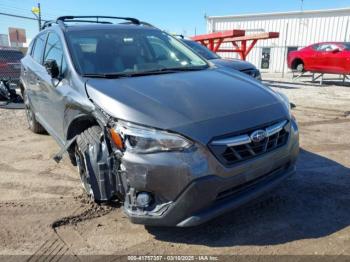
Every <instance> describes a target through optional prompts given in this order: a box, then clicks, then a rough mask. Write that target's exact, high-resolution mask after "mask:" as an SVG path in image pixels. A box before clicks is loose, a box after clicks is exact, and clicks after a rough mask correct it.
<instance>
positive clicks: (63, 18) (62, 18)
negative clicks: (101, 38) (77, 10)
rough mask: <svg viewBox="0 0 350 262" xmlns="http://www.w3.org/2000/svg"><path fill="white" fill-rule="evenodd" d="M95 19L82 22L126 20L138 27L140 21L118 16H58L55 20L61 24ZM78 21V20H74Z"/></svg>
mask: <svg viewBox="0 0 350 262" xmlns="http://www.w3.org/2000/svg"><path fill="white" fill-rule="evenodd" d="M89 18H91V19H96V20H91V21H90V20H83V21H84V22H92V23H101V21H99V19H101V18H102V19H119V20H126V21H130V22H131V23H133V24H136V25H140V24H141V23H140V21H139V20H138V19H136V18H132V17H120V16H96V15H94V16H91V15H85V16H60V17H58V18H57V20H56V21H57V22H58V21H62V22H63V23H64V22H81V21H82V20H79V19H89ZM76 19H78V20H76ZM102 23H106V22H103V21H102Z"/></svg>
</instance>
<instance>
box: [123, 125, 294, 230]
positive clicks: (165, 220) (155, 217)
mask: <svg viewBox="0 0 350 262" xmlns="http://www.w3.org/2000/svg"><path fill="white" fill-rule="evenodd" d="M298 153H299V136H298V129H297V126H296V124H295V123H292V125H291V135H290V138H289V141H288V143H287V144H286V145H285V146H284V147H282V148H279V149H276V150H274V151H272V152H269V153H266V154H264V155H263V156H260V157H256V158H254V159H251V160H248V161H245V162H243V163H240V164H237V165H235V166H233V167H230V168H227V167H224V166H223V165H222V164H220V163H219V161H218V160H217V159H216V158H215V157H214V156H213V155H212V154H211V153H210V152H209V151H208V150H207V149H204V148H203V149H199V150H196V151H194V152H187V153H176V155H174V156H173V157H171V158H170V157H169V155H168V154H169V153H165V154H164V155H158V156H157V157H156V158H153V157H155V156H150V155H144V156H137V157H136V156H125V157H124V159H123V162H122V165H123V170H124V174H123V176H124V181H125V182H124V183H126V184H128V185H127V186H128V188H131V189H132V190H131V191H129V194H128V195H127V197H126V201H125V204H124V211H125V213H126V214H127V215H128V216H129V218H130V220H131V221H132V222H133V223H137V224H145V225H152V226H180V227H188V226H195V225H199V224H201V223H204V222H206V221H208V220H210V219H212V218H214V217H216V216H219V215H221V214H224V213H226V212H228V211H230V210H232V209H234V208H237V207H238V206H240V205H243V204H245V203H247V202H249V201H250V200H252V199H254V198H257V197H258V196H260V195H261V194H263V193H265V192H266V191H268V190H270V189H272V188H273V187H275V186H276V185H278V184H279V183H280V182H281V181H283V180H284V179H285V178H287V177H288V176H290V175H292V174H294V173H295V162H296V158H297V155H298ZM162 157H164V158H162ZM142 191H146V192H150V193H152V194H153V195H154V196H155V203H154V205H153V206H152V207H150V208H149V209H140V208H137V207H135V205H133V204H132V202H133V199H134V198H135V197H136V194H135V192H142ZM130 192H133V193H130Z"/></svg>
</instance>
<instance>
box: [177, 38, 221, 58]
mask: <svg viewBox="0 0 350 262" xmlns="http://www.w3.org/2000/svg"><path fill="white" fill-rule="evenodd" d="M184 42H185V44H186V45H188V46H189V47H191V48H192V49H193V50H194V51H195V52H197V53H198V54H200V55H201V56H203V57H204V58H205V59H208V60H211V59H220V58H221V57H220V56H219V55H217V54H215V53H214V52H212V51H210V50H209V49H208V48H206V47H205V46H203V45H201V44H199V43H197V42H195V41H191V40H184Z"/></svg>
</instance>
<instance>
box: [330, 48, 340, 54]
mask: <svg viewBox="0 0 350 262" xmlns="http://www.w3.org/2000/svg"><path fill="white" fill-rule="evenodd" d="M340 51H341V50H340V48H335V49H333V50H332V53H339V52H340Z"/></svg>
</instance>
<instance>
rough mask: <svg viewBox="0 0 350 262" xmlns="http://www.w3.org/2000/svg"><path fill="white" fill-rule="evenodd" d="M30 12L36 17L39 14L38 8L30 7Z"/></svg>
mask: <svg viewBox="0 0 350 262" xmlns="http://www.w3.org/2000/svg"><path fill="white" fill-rule="evenodd" d="M32 12H33V13H34V14H36V15H38V14H39V13H40V9H39V8H38V7H35V6H34V7H32Z"/></svg>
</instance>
